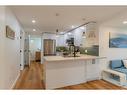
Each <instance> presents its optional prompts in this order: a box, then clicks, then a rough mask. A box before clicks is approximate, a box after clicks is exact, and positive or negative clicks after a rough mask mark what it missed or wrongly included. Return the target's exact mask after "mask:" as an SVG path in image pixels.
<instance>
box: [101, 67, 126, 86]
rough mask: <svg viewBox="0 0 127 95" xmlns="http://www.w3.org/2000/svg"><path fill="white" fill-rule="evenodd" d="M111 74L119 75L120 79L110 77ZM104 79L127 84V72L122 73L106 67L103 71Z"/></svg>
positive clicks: (120, 84)
mask: <svg viewBox="0 0 127 95" xmlns="http://www.w3.org/2000/svg"><path fill="white" fill-rule="evenodd" d="M110 74H113V75H117V76H119V78H120V81H116V80H114V79H112V78H110V76H109V75H110ZM102 79H103V80H106V81H108V82H110V83H113V84H116V85H119V86H127V80H126V74H124V73H120V72H117V71H114V70H111V69H104V70H103V71H102Z"/></svg>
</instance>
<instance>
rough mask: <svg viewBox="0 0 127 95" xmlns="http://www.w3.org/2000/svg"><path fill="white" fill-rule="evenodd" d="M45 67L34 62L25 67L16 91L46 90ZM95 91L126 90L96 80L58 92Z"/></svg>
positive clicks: (63, 88) (64, 88)
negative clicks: (44, 81)
mask: <svg viewBox="0 0 127 95" xmlns="http://www.w3.org/2000/svg"><path fill="white" fill-rule="evenodd" d="M42 70H43V65H42V64H39V63H37V62H32V63H31V66H30V68H29V67H25V69H24V70H23V71H22V72H21V75H20V77H19V79H18V81H17V83H16V85H15V87H14V89H26V90H28V89H40V90H41V89H42V90H43V89H44V83H43V71H42ZM95 89H104V90H105V89H111V90H113V89H117V90H120V89H124V88H122V87H120V86H116V85H114V84H111V83H108V82H106V81H104V80H95V81H90V82H87V83H82V84H78V85H72V86H67V87H62V88H57V89H56V90H95Z"/></svg>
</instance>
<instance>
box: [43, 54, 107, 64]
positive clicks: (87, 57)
mask: <svg viewBox="0 0 127 95" xmlns="http://www.w3.org/2000/svg"><path fill="white" fill-rule="evenodd" d="M78 56H79V57H63V56H44V60H45V61H48V62H51V61H65V60H92V59H102V58H106V57H99V56H91V55H83V54H80V55H78Z"/></svg>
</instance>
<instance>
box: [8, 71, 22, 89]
mask: <svg viewBox="0 0 127 95" xmlns="http://www.w3.org/2000/svg"><path fill="white" fill-rule="evenodd" d="M19 76H20V72H19V73H18V75H17V77H16V79H15V81H14V82H13V84H12V86H11V88H10V89H13V88H14V86H15V84H16V82H17V80H18V78H19Z"/></svg>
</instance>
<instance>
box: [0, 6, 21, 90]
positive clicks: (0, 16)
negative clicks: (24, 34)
mask: <svg viewBox="0 0 127 95" xmlns="http://www.w3.org/2000/svg"><path fill="white" fill-rule="evenodd" d="M5 25H9V26H10V27H11V29H13V31H15V40H11V39H9V38H6V35H5V33H6V32H5ZM19 37H20V25H19V23H18V21H17V20H16V18H15V16H14V15H13V13H12V12H11V11H10V9H9V8H7V7H0V59H1V60H0V89H10V88H11V87H12V85H13V83H14V82H15V80H16V78H17V76H18V75H19V71H20V53H19V51H20V39H19Z"/></svg>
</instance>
